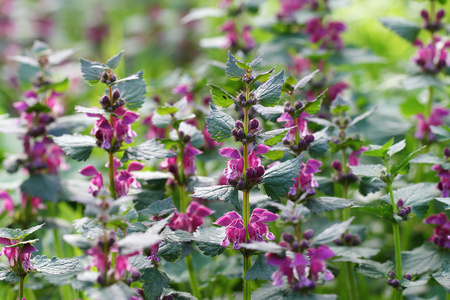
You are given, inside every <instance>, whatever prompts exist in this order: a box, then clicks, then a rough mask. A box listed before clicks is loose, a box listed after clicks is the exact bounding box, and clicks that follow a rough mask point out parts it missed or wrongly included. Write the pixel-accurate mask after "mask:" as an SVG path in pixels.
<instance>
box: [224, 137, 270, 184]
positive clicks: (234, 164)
mask: <svg viewBox="0 0 450 300" xmlns="http://www.w3.org/2000/svg"><path fill="white" fill-rule="evenodd" d="M269 149H270V147H268V146H265V145H259V146H258V147H257V148H256V150H255V149H253V150H252V152H251V153H250V154H249V155H248V169H247V171H246V179H247V183H251V182H253V183H256V182H259V181H260V179H261V177H262V176H263V175H264V173H265V169H264V166H263V165H261V159H260V158H259V157H257V156H256V155H259V154H264V153H267V152H268V151H269ZM219 153H220V155H222V156H224V157H229V158H232V159H231V160H230V161H228V167H227V168H226V169H225V170H224V171H223V175H224V176H225V177H226V178H227V179H228V183H230V184H231V185H233V186H236V185H238V184H239V181H241V180H242V183H241V184H240V185H242V184H245V183H244V182H243V172H244V158H243V157H242V156H241V155H240V154H239V151H238V150H236V149H233V148H222V149H219Z"/></svg>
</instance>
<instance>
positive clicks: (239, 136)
mask: <svg viewBox="0 0 450 300" xmlns="http://www.w3.org/2000/svg"><path fill="white" fill-rule="evenodd" d="M234 127H235V128H233V130H231V135H232V136H233V138H234V141H235V142H242V143H243V144H250V143H251V142H253V139H254V138H255V137H256V136H257V135H258V133H259V132H260V131H261V130H262V128H261V127H260V126H259V121H258V120H257V119H251V120H250V121H249V123H248V133H247V134H245V132H244V124H242V122H241V121H240V120H237V121H236V123H235V124H234Z"/></svg>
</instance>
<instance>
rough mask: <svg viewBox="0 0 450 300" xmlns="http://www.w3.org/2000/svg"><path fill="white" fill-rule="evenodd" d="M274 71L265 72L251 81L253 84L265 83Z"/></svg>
mask: <svg viewBox="0 0 450 300" xmlns="http://www.w3.org/2000/svg"><path fill="white" fill-rule="evenodd" d="M274 70H275V68H272V69H270V70H269V71H266V72H263V73H261V74H258V75H256V77H255V79H254V80H253V82H256V81H259V82H266V81H267V80H269V78H270V75H271V74H272V73H273V71H274Z"/></svg>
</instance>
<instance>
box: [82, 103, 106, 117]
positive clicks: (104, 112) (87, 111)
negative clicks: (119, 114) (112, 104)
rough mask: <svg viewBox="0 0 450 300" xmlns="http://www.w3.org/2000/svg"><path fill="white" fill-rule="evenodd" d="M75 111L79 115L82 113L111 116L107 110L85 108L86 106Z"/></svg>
mask: <svg viewBox="0 0 450 300" xmlns="http://www.w3.org/2000/svg"><path fill="white" fill-rule="evenodd" d="M75 111H76V112H78V113H82V114H94V115H97V114H100V115H104V114H109V112H107V111H106V110H104V109H103V108H98V107H84V106H79V105H77V106H75Z"/></svg>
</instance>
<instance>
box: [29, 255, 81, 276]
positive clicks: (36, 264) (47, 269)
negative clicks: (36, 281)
mask: <svg viewBox="0 0 450 300" xmlns="http://www.w3.org/2000/svg"><path fill="white" fill-rule="evenodd" d="M31 263H32V265H33V268H34V270H36V271H38V272H41V273H46V274H53V275H58V274H64V273H67V272H70V271H72V270H73V269H75V268H76V266H77V265H78V263H79V261H78V260H76V259H71V258H57V257H52V258H51V259H48V258H47V256H46V255H37V256H35V257H34V258H33V259H32V260H31Z"/></svg>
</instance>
